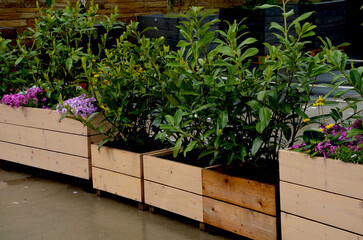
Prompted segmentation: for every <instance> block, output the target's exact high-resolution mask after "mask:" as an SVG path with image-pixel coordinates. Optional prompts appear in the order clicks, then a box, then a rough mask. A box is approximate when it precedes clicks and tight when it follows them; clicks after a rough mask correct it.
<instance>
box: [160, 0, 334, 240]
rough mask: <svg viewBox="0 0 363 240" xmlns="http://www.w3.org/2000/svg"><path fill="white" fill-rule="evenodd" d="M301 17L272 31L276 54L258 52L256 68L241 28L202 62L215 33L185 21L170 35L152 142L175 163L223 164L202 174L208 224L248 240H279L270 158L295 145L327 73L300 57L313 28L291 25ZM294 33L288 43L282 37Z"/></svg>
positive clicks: (321, 63) (317, 59)
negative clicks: (172, 44) (173, 47)
mask: <svg viewBox="0 0 363 240" xmlns="http://www.w3.org/2000/svg"><path fill="white" fill-rule="evenodd" d="M286 2H287V1H283V5H282V6H275V5H273V6H271V5H263V6H261V8H270V7H275V8H279V9H280V10H281V11H282V12H283V15H284V16H285V18H288V17H289V16H290V14H287V12H286ZM200 11H201V10H200V9H198V8H192V10H191V13H192V14H194V15H197V14H198V13H200ZM310 15H311V13H306V14H304V15H302V16H300V17H298V18H296V19H295V20H294V21H293V22H292V23H291V24H289V25H285V26H280V25H279V24H277V23H271V27H272V28H274V29H277V30H278V31H279V32H281V33H280V34H279V36H278V39H279V40H280V45H279V46H277V47H275V46H271V45H270V44H268V43H265V45H266V47H267V48H268V49H269V55H268V56H267V57H265V58H261V62H262V64H261V65H259V66H258V67H255V68H250V62H251V60H249V59H250V58H251V57H253V56H255V55H256V54H257V53H258V49H256V48H251V47H250V44H253V43H254V42H256V40H255V39H253V38H247V39H244V40H243V41H242V42H241V43H237V39H238V37H237V36H238V34H239V31H241V30H243V29H245V26H243V25H241V24H237V23H234V24H230V26H229V29H228V30H227V31H226V32H223V31H219V32H218V33H219V34H220V36H221V37H222V38H223V40H218V39H217V40H215V42H217V43H218V44H219V46H218V47H217V48H216V49H215V50H213V51H211V52H209V53H208V54H207V55H203V56H202V55H201V52H202V49H203V47H204V46H205V45H206V44H208V42H209V41H211V40H212V39H214V37H215V35H214V33H213V32H207V26H203V27H201V29H202V30H201V29H199V28H198V26H200V25H198V24H196V23H195V22H194V21H189V22H187V23H182V24H181V25H180V26H179V28H180V29H181V33H182V34H183V36H184V37H185V39H186V40H182V41H180V42H179V44H178V46H180V50H179V51H177V52H175V53H173V56H171V57H169V58H171V59H172V63H169V64H168V66H169V67H170V68H169V69H168V71H167V72H166V73H167V74H168V76H169V78H168V79H169V81H168V82H167V85H166V86H167V87H166V90H165V91H166V96H167V97H168V100H169V101H170V103H171V105H166V106H165V108H163V109H162V111H161V113H160V114H159V118H160V125H159V126H160V128H161V129H163V130H164V132H161V133H160V134H159V135H158V138H160V139H169V140H172V141H173V142H174V143H175V145H174V153H175V155H177V154H178V153H179V152H183V153H184V154H188V153H191V152H195V151H196V152H197V155H198V156H199V157H198V158H199V161H201V162H203V161H204V162H209V163H210V164H222V167H220V168H214V169H208V170H203V173H202V186H203V209H204V210H203V219H204V220H203V221H204V222H205V223H207V224H211V225H214V226H217V227H220V228H223V229H226V230H228V231H232V232H235V233H237V234H240V235H243V236H246V237H249V238H253V239H277V238H278V219H277V218H278V207H277V206H278V204H277V202H278V201H277V200H276V193H277V192H278V191H277V188H276V187H277V185H278V168H277V167H278V162H277V158H278V150H279V148H281V147H283V146H292V144H293V143H294V142H295V141H296V138H297V134H298V131H299V129H300V128H301V127H302V126H303V122H302V118H305V117H306V114H305V113H304V110H305V109H306V107H307V104H308V101H309V94H310V90H311V86H314V84H315V80H314V78H315V77H316V76H317V75H319V74H322V73H327V72H329V71H330V70H331V69H332V66H330V65H329V64H327V61H326V59H325V58H324V56H323V54H322V53H321V54H319V55H317V56H311V54H310V53H309V52H302V49H303V47H304V44H305V42H304V39H305V37H307V36H309V35H311V34H313V31H312V30H313V29H314V27H315V26H313V25H311V24H309V23H304V24H303V25H301V24H300V23H301V22H302V21H304V20H305V19H306V18H308V17H309V16H310ZM191 19H196V18H195V17H193V18H191ZM284 22H285V23H286V22H287V20H285V21H284ZM192 27H193V28H192ZM294 28H295V30H296V36H297V37H296V38H295V37H292V36H291V35H290V34H289V30H292V29H294ZM256 166H257V167H256ZM277 199H278V198H277Z"/></svg>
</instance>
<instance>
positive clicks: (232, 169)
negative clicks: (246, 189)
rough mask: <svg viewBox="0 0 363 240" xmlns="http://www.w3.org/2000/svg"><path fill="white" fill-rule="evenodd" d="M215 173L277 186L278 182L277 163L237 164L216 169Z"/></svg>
mask: <svg viewBox="0 0 363 240" xmlns="http://www.w3.org/2000/svg"><path fill="white" fill-rule="evenodd" d="M214 170H216V171H217V172H219V173H222V174H227V175H231V176H236V177H242V178H247V179H251V180H256V181H259V182H263V183H270V184H275V185H277V184H278V182H279V172H278V161H273V160H270V161H266V162H265V164H264V165H262V164H261V165H259V166H256V165H254V164H239V165H229V166H221V167H218V168H216V169H214Z"/></svg>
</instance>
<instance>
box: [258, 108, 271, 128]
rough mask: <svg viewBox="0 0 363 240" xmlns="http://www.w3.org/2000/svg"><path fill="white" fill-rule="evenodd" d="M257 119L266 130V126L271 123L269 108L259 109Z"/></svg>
mask: <svg viewBox="0 0 363 240" xmlns="http://www.w3.org/2000/svg"><path fill="white" fill-rule="evenodd" d="M259 117H260V121H261V122H262V124H263V125H264V127H265V128H266V127H267V126H268V124H269V123H270V121H271V111H270V109H269V108H266V107H264V108H261V109H260V111H259Z"/></svg>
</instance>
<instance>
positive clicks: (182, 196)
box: [144, 180, 203, 222]
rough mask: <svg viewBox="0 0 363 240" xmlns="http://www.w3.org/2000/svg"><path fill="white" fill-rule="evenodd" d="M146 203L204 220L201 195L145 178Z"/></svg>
mask: <svg viewBox="0 0 363 240" xmlns="http://www.w3.org/2000/svg"><path fill="white" fill-rule="evenodd" d="M144 184H145V186H144V187H145V203H146V204H149V205H151V206H154V207H158V208H161V209H164V210H167V211H170V212H173V213H176V214H179V215H182V216H185V217H188V218H191V219H194V220H197V221H200V222H202V221H203V198H202V196H201V195H198V194H194V193H190V192H186V191H182V190H179V189H175V188H172V187H168V186H165V185H161V184H157V183H154V182H150V181H147V180H145V182H144Z"/></svg>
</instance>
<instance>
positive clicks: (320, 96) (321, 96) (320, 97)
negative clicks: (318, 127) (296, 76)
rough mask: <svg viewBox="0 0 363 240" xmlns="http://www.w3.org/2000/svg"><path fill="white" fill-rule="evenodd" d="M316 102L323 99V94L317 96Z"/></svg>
mask: <svg viewBox="0 0 363 240" xmlns="http://www.w3.org/2000/svg"><path fill="white" fill-rule="evenodd" d="M316 101H317V102H322V101H324V98H323V95H319V98H318V100H316Z"/></svg>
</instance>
